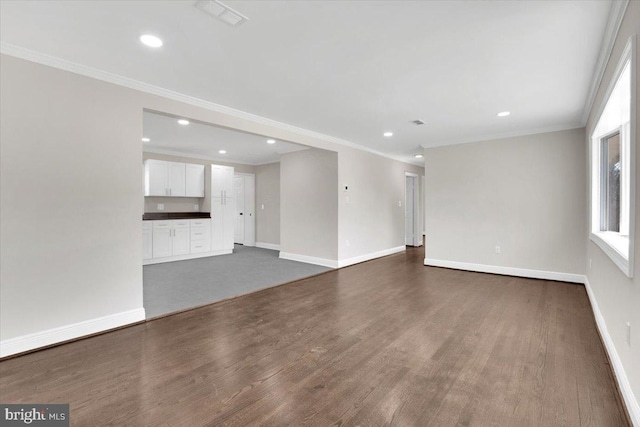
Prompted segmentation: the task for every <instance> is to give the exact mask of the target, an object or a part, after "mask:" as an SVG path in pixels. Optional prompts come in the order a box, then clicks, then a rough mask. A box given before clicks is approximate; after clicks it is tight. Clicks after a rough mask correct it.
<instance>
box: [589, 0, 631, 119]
mask: <svg viewBox="0 0 640 427" xmlns="http://www.w3.org/2000/svg"><path fill="white" fill-rule="evenodd" d="M628 4H629V0H616V1H613V2H612V4H611V10H610V11H609V17H608V18H607V26H606V28H605V32H604V37H603V38H602V44H601V45H600V52H599V54H598V60H597V62H596V66H595V68H594V70H593V76H592V78H591V84H590V85H589V92H587V98H586V101H585V103H584V109H583V111H582V124H583V125H585V124H586V123H587V119H588V118H589V113H590V112H591V109H592V108H593V103H594V102H595V100H596V94H597V93H598V88H599V87H600V84H601V83H602V78H603V77H604V72H605V70H606V69H607V63H608V62H609V58H610V57H611V53H612V52H613V46H614V45H615V42H616V38H617V36H618V31H619V30H620V25H621V24H622V19H623V18H624V14H625V12H626V10H627V5H628Z"/></svg>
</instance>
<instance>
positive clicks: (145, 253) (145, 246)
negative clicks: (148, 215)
mask: <svg viewBox="0 0 640 427" xmlns="http://www.w3.org/2000/svg"><path fill="white" fill-rule="evenodd" d="M151 258H153V229H152V228H151V224H149V225H148V226H147V224H144V225H143V228H142V259H151Z"/></svg>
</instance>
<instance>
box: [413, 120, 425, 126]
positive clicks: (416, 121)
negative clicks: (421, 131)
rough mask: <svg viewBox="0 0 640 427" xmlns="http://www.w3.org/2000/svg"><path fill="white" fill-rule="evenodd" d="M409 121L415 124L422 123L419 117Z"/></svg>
mask: <svg viewBox="0 0 640 427" xmlns="http://www.w3.org/2000/svg"><path fill="white" fill-rule="evenodd" d="M411 123H413V124H414V125H416V126H420V125H423V124H424V122H423V121H422V120H420V119H415V120H411Z"/></svg>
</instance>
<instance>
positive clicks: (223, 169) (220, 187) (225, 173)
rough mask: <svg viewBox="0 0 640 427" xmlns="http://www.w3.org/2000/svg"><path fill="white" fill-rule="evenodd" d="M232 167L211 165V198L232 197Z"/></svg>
mask: <svg viewBox="0 0 640 427" xmlns="http://www.w3.org/2000/svg"><path fill="white" fill-rule="evenodd" d="M233 170H234V169H233V168H232V167H230V166H220V165H211V198H214V197H220V198H221V199H224V198H225V195H226V197H227V198H229V197H231V198H233Z"/></svg>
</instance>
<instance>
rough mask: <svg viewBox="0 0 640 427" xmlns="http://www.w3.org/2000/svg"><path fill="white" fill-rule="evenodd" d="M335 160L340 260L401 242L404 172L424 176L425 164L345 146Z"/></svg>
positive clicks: (403, 242)
mask: <svg viewBox="0 0 640 427" xmlns="http://www.w3.org/2000/svg"><path fill="white" fill-rule="evenodd" d="M338 163H339V169H340V173H339V182H340V186H339V187H340V188H339V198H340V204H339V209H340V213H339V218H340V226H339V228H340V242H339V251H340V260H348V259H350V258H355V257H358V256H363V255H366V254H370V253H372V252H378V251H383V250H385V249H390V248H395V247H399V246H404V244H405V224H404V219H405V216H404V215H405V212H404V208H405V194H404V193H405V172H412V173H415V174H417V175H419V176H423V175H424V168H422V167H420V166H414V165H409V164H406V163H402V162H398V161H393V160H389V159H385V158H382V157H380V156H376V155H375V154H371V153H367V152H364V151H360V150H354V149H348V148H347V149H343V150H341V151H340V154H339V156H338ZM418 181H419V183H420V184H421V182H422V178H420V179H419V180H418ZM345 187H348V188H349V189H348V191H346V192H345V191H344V188H345ZM420 194H422V191H421V192H420ZM347 198H348V202H347ZM398 202H401V206H400V204H399V203H398ZM420 206H421V207H420V211H421V210H422V203H420ZM419 218H420V219H422V218H423V215H422V213H421V212H420V214H419ZM420 226H422V224H420ZM347 241H348V242H347Z"/></svg>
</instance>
